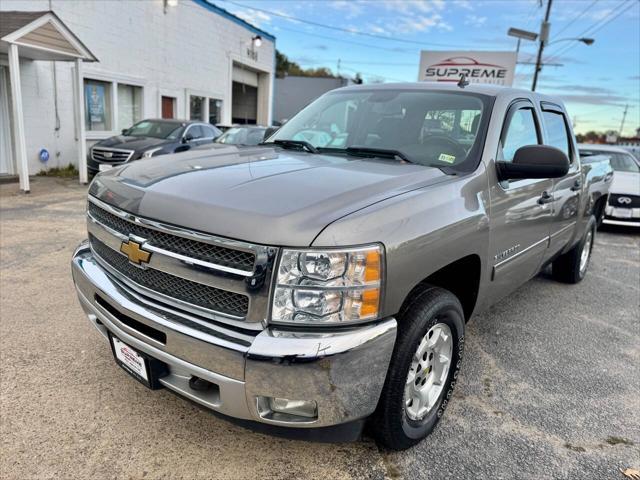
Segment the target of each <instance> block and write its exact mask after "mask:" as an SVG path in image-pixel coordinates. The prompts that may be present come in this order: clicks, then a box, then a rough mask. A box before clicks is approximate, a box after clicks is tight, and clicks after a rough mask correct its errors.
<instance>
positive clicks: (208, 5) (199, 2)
mask: <svg viewBox="0 0 640 480" xmlns="http://www.w3.org/2000/svg"><path fill="white" fill-rule="evenodd" d="M193 2H194V3H196V4H197V5H200V6H201V7H203V8H205V9H207V10H209V11H210V12H214V13H217V14H218V15H220V16H222V17H225V18H226V19H228V20H231V21H232V22H234V23H236V24H238V25H240V26H241V27H244V28H246V29H247V30H249V31H250V32H253V33H255V34H257V35H260V36H261V37H263V38H265V39H267V40H269V41H271V42H274V43H275V41H276V37H275V36H274V35H272V34H270V33H269V32H265V31H264V30H261V29H260V28H258V27H256V26H254V25H251V24H250V23H249V22H247V21H246V20H243V19H242V18H240V17H238V16H237V15H234V14H233V13H231V12H229V11H227V10H225V9H224V8H221V7H218V6H217V5H214V4H213V3H209V1H208V0H193Z"/></svg>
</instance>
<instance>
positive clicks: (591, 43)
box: [547, 37, 595, 46]
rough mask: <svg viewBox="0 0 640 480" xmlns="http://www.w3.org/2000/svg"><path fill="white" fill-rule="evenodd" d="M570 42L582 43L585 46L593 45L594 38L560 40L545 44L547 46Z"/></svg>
mask: <svg viewBox="0 0 640 480" xmlns="http://www.w3.org/2000/svg"><path fill="white" fill-rule="evenodd" d="M570 41H576V42H582V43H584V44H585V45H593V43H594V42H595V39H594V38H586V37H580V38H561V39H560V40H554V41H553V42H551V43H547V46H549V45H554V44H556V43H560V42H570Z"/></svg>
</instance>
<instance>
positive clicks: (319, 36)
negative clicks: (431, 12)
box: [278, 26, 417, 55]
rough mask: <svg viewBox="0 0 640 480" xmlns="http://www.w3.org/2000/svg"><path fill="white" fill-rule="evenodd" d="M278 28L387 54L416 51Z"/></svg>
mask: <svg viewBox="0 0 640 480" xmlns="http://www.w3.org/2000/svg"><path fill="white" fill-rule="evenodd" d="M278 28H279V29H281V30H285V31H287V32H294V33H299V34H301V35H308V36H311V37H318V38H322V39H324V40H331V41H332V42H337V43H347V44H350V45H358V46H360V47H365V48H371V49H375V50H385V51H387V52H394V53H411V54H412V55H415V54H416V51H417V50H409V49H407V48H400V47H395V48H389V47H379V46H377V45H371V44H367V43H362V42H354V41H353V40H342V39H340V38H335V37H328V36H326V35H321V34H319V33H311V32H305V31H303V30H296V29H295V28H288V27H282V26H279V27H278Z"/></svg>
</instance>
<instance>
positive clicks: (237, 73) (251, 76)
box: [233, 64, 258, 88]
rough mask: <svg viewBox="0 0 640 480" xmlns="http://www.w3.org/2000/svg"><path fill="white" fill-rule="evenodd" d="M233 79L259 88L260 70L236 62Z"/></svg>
mask: <svg viewBox="0 0 640 480" xmlns="http://www.w3.org/2000/svg"><path fill="white" fill-rule="evenodd" d="M233 81H234V82H238V83H242V84H244V85H250V86H252V87H256V88H258V72H255V71H253V70H248V69H246V68H242V67H240V66H238V65H236V64H234V65H233Z"/></svg>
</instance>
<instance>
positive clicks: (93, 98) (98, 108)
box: [84, 79, 111, 131]
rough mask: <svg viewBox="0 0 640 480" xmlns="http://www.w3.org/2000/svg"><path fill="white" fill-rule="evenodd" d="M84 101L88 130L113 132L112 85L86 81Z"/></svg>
mask: <svg viewBox="0 0 640 480" xmlns="http://www.w3.org/2000/svg"><path fill="white" fill-rule="evenodd" d="M84 100H85V127H86V129H87V130H89V131H109V130H111V83H108V82H101V81H99V80H89V79H85V81H84Z"/></svg>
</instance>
